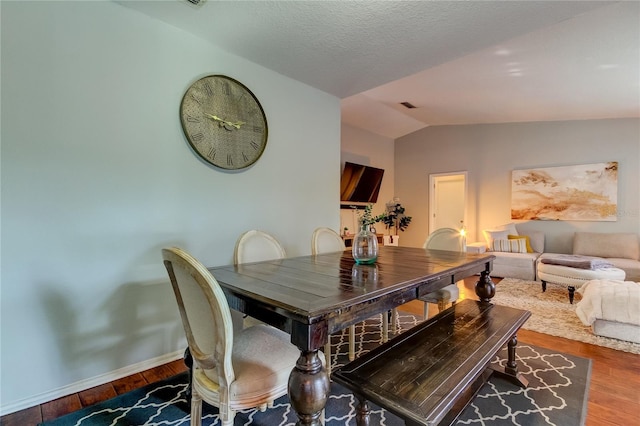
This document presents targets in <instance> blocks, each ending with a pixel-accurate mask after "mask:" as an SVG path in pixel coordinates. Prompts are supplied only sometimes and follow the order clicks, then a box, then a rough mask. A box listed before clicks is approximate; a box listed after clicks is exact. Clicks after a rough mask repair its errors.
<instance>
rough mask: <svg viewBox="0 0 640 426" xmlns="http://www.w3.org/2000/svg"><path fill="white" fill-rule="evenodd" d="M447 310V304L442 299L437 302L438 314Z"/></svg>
mask: <svg viewBox="0 0 640 426" xmlns="http://www.w3.org/2000/svg"><path fill="white" fill-rule="evenodd" d="M445 309H447V302H445V301H444V299H440V300H438V312H442V311H444V310H445Z"/></svg>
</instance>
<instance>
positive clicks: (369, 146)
mask: <svg viewBox="0 0 640 426" xmlns="http://www.w3.org/2000/svg"><path fill="white" fill-rule="evenodd" d="M341 135H342V137H341V145H340V161H341V164H342V165H344V162H345V161H350V162H352V163H356V164H364V165H367V166H372V167H377V168H379V169H383V170H384V175H383V177H382V184H381V185H380V192H379V193H378V201H377V202H376V203H375V204H374V206H373V209H372V212H373V215H374V216H377V215H379V214H381V213H383V212H384V211H385V204H386V203H387V202H388V201H390V200H392V199H393V197H394V186H395V185H394V170H393V167H394V160H393V159H394V153H393V150H394V142H393V139H389V138H385V137H384V136H380V135H376V134H373V133H370V132H367V131H366V130H362V129H358V128H355V127H352V126H349V125H347V124H343V125H342V131H341ZM340 221H341V223H342V225H341V227H342V228H344V227H345V226H347V227H348V228H349V232H351V233H354V232H357V231H358V229H357V228H358V214H357V213H355V212H354V211H353V210H352V209H342V210H340ZM375 227H376V232H378V233H385V234H388V233H389V231H388V230H387V229H385V227H384V225H383V224H381V223H378V224H376V225H375Z"/></svg>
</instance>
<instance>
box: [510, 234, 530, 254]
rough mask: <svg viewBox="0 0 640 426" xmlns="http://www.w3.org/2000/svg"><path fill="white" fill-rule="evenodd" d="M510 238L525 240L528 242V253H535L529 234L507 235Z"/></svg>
mask: <svg viewBox="0 0 640 426" xmlns="http://www.w3.org/2000/svg"><path fill="white" fill-rule="evenodd" d="M507 238H508V239H510V240H520V239H522V240H524V241H525V243H526V244H527V253H533V247H531V238H529V236H528V235H507Z"/></svg>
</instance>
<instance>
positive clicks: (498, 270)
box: [491, 251, 539, 280]
mask: <svg viewBox="0 0 640 426" xmlns="http://www.w3.org/2000/svg"><path fill="white" fill-rule="evenodd" d="M491 254H492V255H494V256H495V257H496V258H495V259H494V261H493V270H492V271H491V276H493V277H509V278H519V279H521V280H535V279H536V268H535V263H536V259H537V258H538V256H539V253H505V252H498V251H496V252H491Z"/></svg>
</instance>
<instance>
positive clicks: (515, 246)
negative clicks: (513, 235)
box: [491, 238, 527, 253]
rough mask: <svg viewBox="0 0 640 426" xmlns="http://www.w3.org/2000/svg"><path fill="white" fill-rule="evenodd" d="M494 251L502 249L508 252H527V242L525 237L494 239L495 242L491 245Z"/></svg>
mask: <svg viewBox="0 0 640 426" xmlns="http://www.w3.org/2000/svg"><path fill="white" fill-rule="evenodd" d="M491 250H492V251H502V252H508V253H526V252H527V243H526V241H525V239H524V238H518V239H515V240H514V239H511V240H509V239H506V238H505V239H499V240H493V244H492V246H491Z"/></svg>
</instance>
